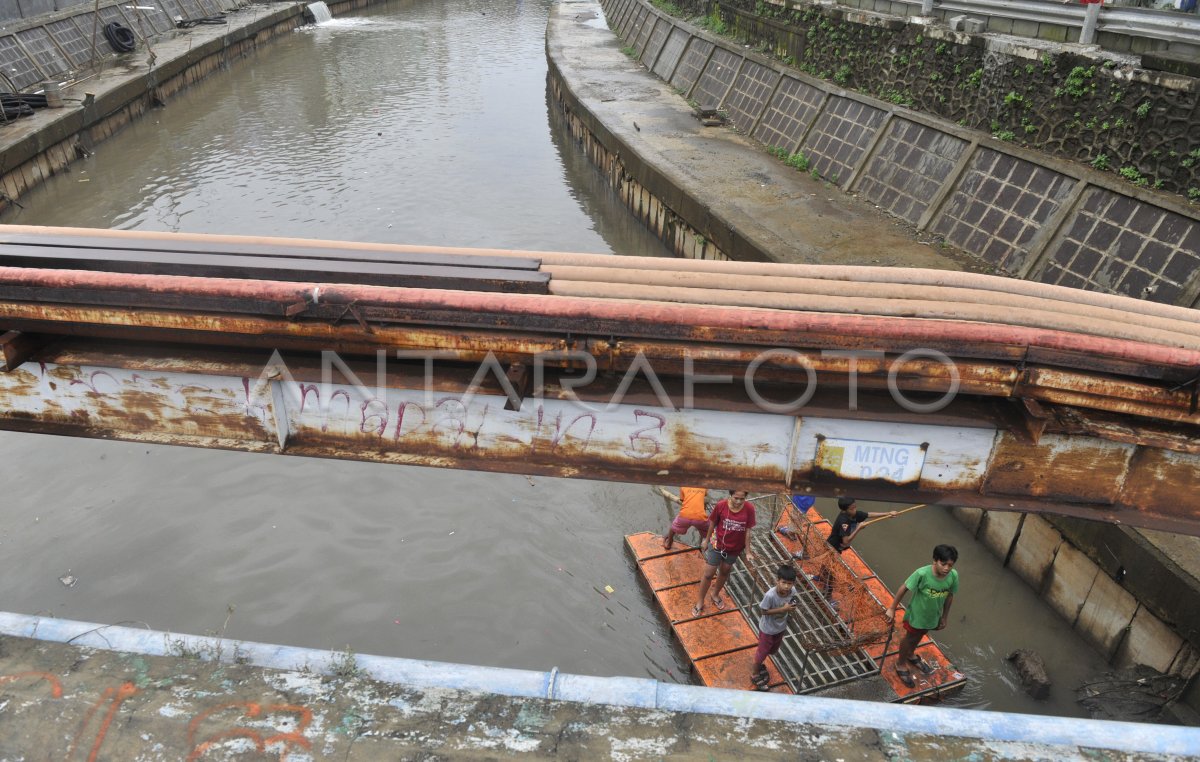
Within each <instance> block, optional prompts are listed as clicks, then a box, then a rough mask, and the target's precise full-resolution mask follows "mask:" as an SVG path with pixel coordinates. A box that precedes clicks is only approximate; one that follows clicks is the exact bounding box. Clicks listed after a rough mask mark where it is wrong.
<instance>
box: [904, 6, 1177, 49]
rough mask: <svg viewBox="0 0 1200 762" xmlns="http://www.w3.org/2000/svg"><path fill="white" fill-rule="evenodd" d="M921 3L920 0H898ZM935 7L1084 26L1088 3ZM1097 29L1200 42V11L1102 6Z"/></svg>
mask: <svg viewBox="0 0 1200 762" xmlns="http://www.w3.org/2000/svg"><path fill="white" fill-rule="evenodd" d="M898 2H902V3H905V4H906V5H915V6H921V5H922V1H921V0H898ZM933 9H934V10H935V11H946V12H950V13H965V14H968V15H971V16H991V17H996V18H1004V19H1012V20H1015V21H1029V22H1033V23H1038V24H1058V25H1059V26H1067V27H1079V28H1082V27H1083V26H1084V18H1085V16H1086V14H1087V6H1086V5H1082V4H1079V3H1076V2H1070V3H1056V2H1046V1H1045V0H935V2H934V4H933ZM1097 31H1100V32H1113V33H1116V34H1125V35H1130V36H1133V37H1148V38H1153V39H1159V40H1164V41H1166V42H1170V43H1184V44H1188V45H1196V46H1200V14H1196V13H1181V12H1179V11H1163V10H1154V9H1151V8H1130V7H1120V6H1118V7H1112V6H1102V7H1101V8H1100V18H1099V22H1098V25H1097Z"/></svg>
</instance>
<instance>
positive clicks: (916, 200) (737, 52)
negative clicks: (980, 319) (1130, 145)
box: [561, 0, 1200, 307]
mask: <svg viewBox="0 0 1200 762" xmlns="http://www.w3.org/2000/svg"><path fill="white" fill-rule="evenodd" d="M601 6H602V7H603V8H604V9H605V13H606V14H607V17H608V20H609V23H610V24H611V25H612V27H613V29H614V30H615V31H616V33H617V34H618V35H619V36H620V38H621V39H622V40H623V41H624V42H625V44H626V45H627V46H628V51H627V52H629V54H630V55H631V56H632V57H635V58H636V59H637V60H638V61H640V62H641V64H642V65H644V66H645V67H646V68H647V69H649V70H650V71H652V72H653V73H654V74H655V75H657V76H658V77H659V78H660V79H662V80H664V81H666V82H668V83H670V85H671V86H672V87H674V88H675V89H676V90H677V91H678V92H679V93H680V95H681V96H682V97H685V98H687V99H689V100H690V101H691V102H693V103H694V104H695V106H696V107H697V108H699V109H710V110H715V109H719V110H723V111H724V112H726V113H727V114H728V117H729V120H730V122H732V124H733V125H734V126H735V127H736V128H737V129H738V130H739V131H741V132H742V133H744V134H746V135H749V136H752V137H753V138H755V139H756V140H758V141H760V142H761V143H762V144H763V145H764V146H765V147H768V148H770V147H774V148H775V149H776V150H777V151H779V152H780V154H781V155H784V156H799V155H802V156H803V160H802V166H804V167H805V168H806V169H807V170H809V171H812V172H814V173H815V174H816V175H819V176H820V177H821V178H824V179H825V180H827V181H828V182H830V183H832V184H834V185H837V186H838V187H840V188H841V189H842V190H843V191H846V192H849V193H854V194H857V195H859V196H860V197H862V198H864V199H866V200H868V201H870V202H871V203H873V204H875V205H877V206H879V207H880V208H882V209H885V210H886V211H888V212H889V213H891V214H892V215H894V216H896V217H898V218H899V219H901V220H903V221H904V222H906V223H908V224H910V225H912V226H914V227H915V228H916V229H917V230H918V231H923V232H928V233H931V234H934V235H936V236H938V237H939V238H941V239H942V240H944V241H945V242H946V243H947V244H948V245H950V246H953V247H955V248H958V249H961V250H963V251H965V252H968V253H969V254H971V255H974V256H977V257H978V258H979V259H980V260H981V261H982V262H983V263H985V264H986V265H989V266H991V267H993V268H995V269H996V270H997V271H999V272H1002V273H1004V274H1007V275H1012V276H1015V277H1019V278H1027V279H1029V280H1035V281H1040V282H1044V283H1055V284H1059V285H1064V286H1070V287H1075V288H1085V289H1090V290H1097V291H1105V292H1108V293H1116V294H1123V295H1127V296H1133V297H1135V298H1139V299H1150V300H1152V301H1157V302H1165V303H1170V304H1178V305H1183V306H1189V307H1191V306H1196V305H1197V302H1198V300H1200V268H1198V267H1197V265H1198V264H1200V208H1198V207H1196V206H1195V205H1192V204H1188V203H1187V202H1186V201H1183V200H1182V199H1179V198H1176V197H1173V196H1170V195H1167V194H1163V193H1154V192H1151V191H1149V190H1146V189H1143V188H1138V187H1136V186H1134V185H1131V184H1129V183H1126V182H1124V181H1122V180H1120V179H1118V178H1116V177H1115V176H1113V175H1112V174H1108V173H1103V172H1099V171H1097V170H1095V169H1093V168H1091V167H1089V166H1086V165H1083V164H1076V163H1074V162H1067V161H1061V160H1057V159H1055V158H1053V157H1051V156H1048V155H1046V154H1042V153H1039V152H1036V151H1029V150H1026V149H1022V148H1019V147H1017V146H1014V145H1013V144H1011V143H1008V142H1006V141H1003V140H998V139H996V138H993V137H991V136H989V135H986V134H984V133H980V132H977V131H973V130H968V129H965V128H962V127H959V126H958V125H956V124H954V123H952V122H949V121H947V120H944V119H940V118H937V117H932V116H929V115H927V114H924V113H920V112H917V111H913V110H911V109H908V108H904V107H902V106H897V105H896V104H894V103H889V102H887V101H883V100H880V99H878V98H874V97H871V96H868V95H863V94H860V93H856V92H852V91H848V90H843V89H841V88H839V87H837V86H836V85H834V84H832V83H830V82H826V81H823V80H819V79H816V78H814V77H811V76H808V75H806V74H804V73H803V72H800V71H798V70H796V69H792V68H790V67H788V66H785V65H784V64H782V63H780V62H778V61H775V60H773V59H771V58H768V57H766V56H763V55H759V54H756V53H754V52H753V51H750V50H748V49H746V48H745V47H743V46H742V45H740V44H738V43H737V42H735V41H733V40H729V39H726V38H723V37H719V36H716V35H711V34H708V33H706V32H704V31H703V30H700V29H698V28H696V27H694V26H691V25H690V24H687V23H685V22H683V21H681V20H679V19H676V18H674V17H671V16H669V15H667V14H665V13H663V12H661V11H659V10H658V9H656V8H654V7H652V6H651V5H650V4H649V3H647V2H643V0H604V1H603V2H601ZM561 102H562V103H563V105H564V107H565V108H567V109H568V110H569V112H570V113H571V116H572V119H573V120H574V121H575V122H577V124H574V125H573V127H572V132H573V133H574V134H576V136H577V137H579V136H580V135H581V133H583V132H587V133H590V135H591V136H592V137H585V138H583V142H584V144H585V149H586V150H587V151H588V153H589V155H591V156H593V160H595V161H597V164H598V166H600V168H601V170H602V171H604V172H605V173H606V174H607V175H609V176H610V178H618V180H617V182H616V183H615V185H616V187H617V188H618V191H619V192H620V193H622V197H623V198H625V199H626V203H627V204H630V206H631V208H634V210H635V212H636V213H637V214H639V216H641V217H642V218H643V219H647V220H648V221H649V223H650V225H651V227H652V229H654V230H656V231H660V230H662V229H664V228H665V227H668V226H667V225H666V224H665V223H663V222H661V221H662V220H666V221H674V220H675V219H676V218H678V219H681V220H682V221H683V222H684V223H686V224H687V225H689V226H690V227H691V228H694V230H691V231H689V233H691V235H692V237H701V238H703V239H704V240H706V241H712V242H714V243H715V244H716V247H717V249H718V251H717V252H705V254H706V255H707V256H713V257H721V256H727V257H732V258H734V259H772V258H773V257H772V255H771V252H769V251H760V252H754V253H753V255H752V254H750V253H749V252H747V251H746V249H747V245H746V244H744V243H740V242H737V241H734V240H729V239H727V238H723V237H722V235H721V231H720V230H719V224H714V225H713V226H712V227H710V228H707V229H706V227H705V225H703V224H697V222H698V221H699V220H703V219H704V218H703V217H702V216H700V217H697V216H696V215H694V214H689V213H688V210H687V209H685V208H683V207H684V206H685V205H686V203H687V201H686V200H682V203H681V202H680V201H677V199H679V196H680V195H686V194H680V193H674V194H670V195H671V196H672V201H675V203H671V202H669V201H667V200H666V199H667V195H666V193H667V192H665V191H659V192H656V188H657V187H659V186H660V185H661V183H660V182H659V181H658V180H657V178H655V177H654V174H653V171H652V170H651V171H648V170H647V169H646V168H645V167H643V166H642V165H641V163H640V162H639V160H638V158H637V153H638V152H637V151H636V150H635V149H633V148H632V147H631V146H620V145H613V144H612V143H611V142H606V141H605V140H603V139H600V140H599V141H598V142H599V143H600V146H593V145H592V142H593V141H595V140H596V139H597V138H600V137H601V136H603V134H604V133H605V131H606V130H605V129H604V127H603V126H602V125H598V124H596V123H595V120H594V119H592V118H591V117H590V116H589V114H588V113H587V111H586V109H580V108H579V107H578V105H579V104H577V103H575V104H573V103H571V102H570V99H563V100H562V101H561ZM617 156H619V157H620V158H621V162H620V164H619V165H617V164H615V163H614V159H615V157H617ZM647 194H649V195H650V196H653V197H654V198H653V199H651V198H647V197H646V196H647ZM660 205H662V206H664V207H665V208H661V209H660V208H659V206H660ZM731 247H732V248H731ZM682 248H683V251H678V253H680V254H682V255H685V256H687V255H688V251H687V249H688V247H687V246H684V247H682ZM751 248H752V247H751ZM676 249H677V250H678V249H680V247H679V246H676Z"/></svg>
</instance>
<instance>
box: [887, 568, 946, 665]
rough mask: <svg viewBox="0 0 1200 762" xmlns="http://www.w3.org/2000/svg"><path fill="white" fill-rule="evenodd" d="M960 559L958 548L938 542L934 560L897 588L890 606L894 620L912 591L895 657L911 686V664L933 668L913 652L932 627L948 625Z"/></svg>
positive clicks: (938, 628)
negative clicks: (898, 607)
mask: <svg viewBox="0 0 1200 762" xmlns="http://www.w3.org/2000/svg"><path fill="white" fill-rule="evenodd" d="M956 561H958V550H957V549H956V548H955V547H954V546H953V545H938V546H937V547H936V548H934V549H933V563H932V564H931V565H929V566H922V567H921V568H920V569H917V570H916V571H915V572H913V573H912V574H910V575H909V577H908V579H907V580H905V581H904V584H903V585H901V586H900V587H899V589H897V590H896V595H895V598H894V599H893V600H892V605H891V606H888V609H887V613H886V616H887V618H888V619H889V620H892V619H894V618H895V616H896V607H897V606H899V605H900V601H901V600H902V599H903V598H904V596H905V595H907V594H908V591H909V590H911V591H912V593H913V599H912V603H911V604H910V605H909V607H908V608H907V609H906V610H905V612H904V621H903V622H902V623H901V624H903V626H904V636H903V637H902V638H901V639H900V653H899V654H898V655H897V656H896V675H897V676H898V677H899V678H900V682H902V683H904V684H905V685H907V686H908V687H909V688H915V687H917V681H916V679H915V678H913V674H912V671H911V670H909V669H908V666H909V665H915V666H917V667H919V668H920V669H921V671H922V672H925V673H926V674H928V673H929V672H932V671H933V670H932V668H930V667H929V665H927V664H926V663H925V662H924V661H923V660H922V659H921V657H920V656H917V655H915V654H914V653H913V652H914V651H915V650H916V648H917V644H918V643H920V642H921V637H922V636H923V635H924V634H925V633H927V632H929V631H930V630H941V629H943V628H945V626H946V617H947V616H949V614H950V604H951V603H953V602H954V594H955V593H957V592H958V572H957V571H955V570H954V564H955V562H956Z"/></svg>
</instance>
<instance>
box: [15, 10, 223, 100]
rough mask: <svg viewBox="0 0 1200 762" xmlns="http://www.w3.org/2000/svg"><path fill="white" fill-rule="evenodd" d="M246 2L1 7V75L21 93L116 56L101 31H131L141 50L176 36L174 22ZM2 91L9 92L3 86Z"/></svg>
mask: <svg viewBox="0 0 1200 762" xmlns="http://www.w3.org/2000/svg"><path fill="white" fill-rule="evenodd" d="M245 4H246V0H138V2H136V3H130V2H121V0H101V2H100V5H99V12H98V13H96V12H93V9H94V8H95V7H96V4H95V3H94V2H92V0H16V4H15V5H13V4H11V0H10V2H7V3H0V22H9V23H6V24H5V25H4V26H2V27H0V71H3V72H4V74H5V75H7V77H8V78H9V79H10V80H11V81H12V84H13V85H14V86H15V87H16V89H18V90H25V89H27V88H30V87H32V86H34V85H36V84H38V83H40V82H44V81H46V80H51V79H56V78H63V77H65V76H66V75H67V74H68V73H69V72H71V71H73V70H76V69H79V68H82V67H85V66H88V65H89V64H92V63H94V62H96V61H99V60H102V59H104V58H110V57H112V56H114V55H115V53H114V52H113V50H112V48H111V47H110V46H109V44H108V42H107V41H106V40H105V39H104V36H103V35H102V34H101V33H100V31H99V30H100V29H101V28H102V27H103V26H104V25H106V24H109V23H113V22H115V23H118V24H121V25H122V26H125V27H128V28H129V29H131V30H133V33H134V35H135V36H136V37H137V40H138V46H139V47H142V46H144V45H145V44H146V41H147V40H150V41H151V42H153V41H154V40H156V39H160V38H162V37H163V36H164V35H167V34H170V33H173V32H174V30H175V21H174V19H175V17H177V16H178V17H182V18H185V19H195V18H203V17H206V16H215V15H219V14H221V13H223V12H225V11H230V10H233V9H235V8H238V7H239V6H242V5H245ZM93 41H94V42H95V45H93ZM0 89H8V88H7V86H6V85H3V84H0Z"/></svg>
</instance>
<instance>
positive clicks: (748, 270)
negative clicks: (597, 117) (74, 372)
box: [5, 225, 1200, 323]
mask: <svg viewBox="0 0 1200 762" xmlns="http://www.w3.org/2000/svg"><path fill="white" fill-rule="evenodd" d="M5 230H8V231H11V232H12V233H14V234H24V235H38V234H43V235H59V236H66V235H73V236H90V237H95V238H106V239H111V240H113V241H120V240H123V239H125V240H134V241H143V242H162V243H167V244H169V242H170V241H172V240H177V241H178V240H184V241H192V242H204V241H212V242H215V243H224V244H234V245H236V244H250V245H272V246H291V247H296V248H299V249H322V248H338V249H346V250H353V251H372V252H389V251H390V252H395V253H398V254H408V253H420V252H429V253H438V254H454V255H460V256H471V255H475V256H489V257H520V258H530V257H533V258H537V259H540V260H542V262H543V263H544V264H545V265H547V266H560V265H561V266H579V267H596V268H607V269H616V270H642V271H665V272H679V273H686V272H693V273H715V274H720V275H747V276H764V277H770V278H780V277H788V278H812V279H819V280H828V281H846V282H850V283H879V284H884V283H890V284H895V285H913V286H943V287H954V288H965V289H972V290H984V291H995V292H999V293H1008V294H1015V295H1021V296H1029V297H1037V298H1042V299H1053V300H1056V301H1063V302H1067V303H1071V304H1077V305H1089V306H1094V307H1103V308H1108V309H1115V310H1121V311H1124V312H1129V313H1133V314H1138V315H1148V316H1155V317H1161V318H1165V319H1168V320H1181V321H1184V322H1192V323H1200V312H1198V311H1197V310H1191V309H1188V308H1185V307H1176V306H1174V305H1169V304H1159V303H1157V302H1150V301H1146V300H1142V299H1135V298H1132V297H1128V296H1119V295H1115V294H1104V293H1100V292H1095V291H1082V290H1080V289H1074V288H1067V287H1064V286H1056V285H1052V284H1048V283H1037V282H1035V281H1026V280H1018V279H1015V278H1008V277H1003V276H996V275H985V274H982V273H967V272H960V271H953V270H933V269H928V268H899V267H872V266H864V265H809V264H784V263H773V262H731V261H723V260H697V259H675V258H667V257H627V256H614V255H609V254H582V253H572V252H554V251H544V252H531V251H521V250H514V249H486V248H484V249H479V248H465V247H456V246H416V245H406V244H383V243H364V242H358V241H319V240H313V239H307V238H277V237H267V236H235V235H212V234H198V233H163V232H157V231H144V230H100V229H91V228H69V227H40V226H32V225H6V226H5Z"/></svg>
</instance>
